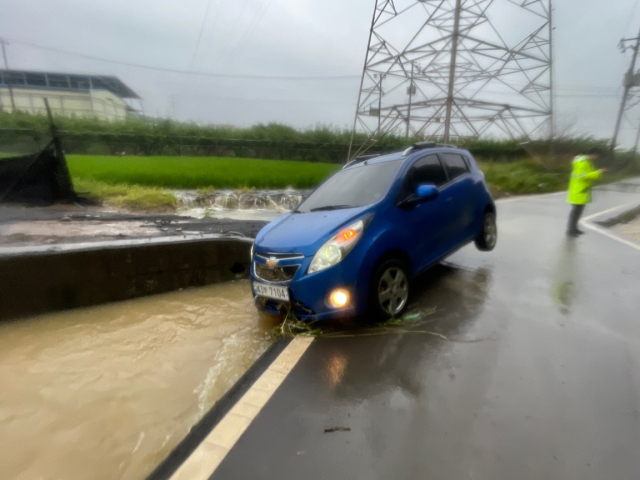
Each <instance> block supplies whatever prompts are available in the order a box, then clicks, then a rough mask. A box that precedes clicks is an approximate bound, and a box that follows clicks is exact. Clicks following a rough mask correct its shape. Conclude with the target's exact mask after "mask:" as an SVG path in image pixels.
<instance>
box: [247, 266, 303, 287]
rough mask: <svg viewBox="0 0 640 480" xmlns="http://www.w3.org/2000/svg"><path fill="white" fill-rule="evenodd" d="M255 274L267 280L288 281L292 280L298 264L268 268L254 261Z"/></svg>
mask: <svg viewBox="0 0 640 480" xmlns="http://www.w3.org/2000/svg"><path fill="white" fill-rule="evenodd" d="M254 265H255V269H256V275H257V276H258V277H259V278H261V279H262V280H266V281H267V282H288V281H289V280H293V277H295V276H296V272H297V271H298V268H300V265H291V266H288V267H273V268H269V267H267V266H266V265H265V264H263V263H257V262H256V263H255V264H254Z"/></svg>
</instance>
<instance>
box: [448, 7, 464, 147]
mask: <svg viewBox="0 0 640 480" xmlns="http://www.w3.org/2000/svg"><path fill="white" fill-rule="evenodd" d="M461 11H462V0H456V13H455V20H454V23H453V35H452V37H451V65H450V66H449V92H448V94H447V116H446V118H445V121H444V143H449V138H450V137H451V113H452V110H453V89H454V86H455V83H456V62H457V61H458V37H459V36H460V12H461Z"/></svg>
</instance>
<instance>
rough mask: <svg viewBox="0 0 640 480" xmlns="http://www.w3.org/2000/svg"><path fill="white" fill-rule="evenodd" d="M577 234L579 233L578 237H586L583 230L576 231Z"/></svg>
mask: <svg viewBox="0 0 640 480" xmlns="http://www.w3.org/2000/svg"><path fill="white" fill-rule="evenodd" d="M576 233H577V234H578V235H584V232H583V231H582V230H580V229H578V230H576Z"/></svg>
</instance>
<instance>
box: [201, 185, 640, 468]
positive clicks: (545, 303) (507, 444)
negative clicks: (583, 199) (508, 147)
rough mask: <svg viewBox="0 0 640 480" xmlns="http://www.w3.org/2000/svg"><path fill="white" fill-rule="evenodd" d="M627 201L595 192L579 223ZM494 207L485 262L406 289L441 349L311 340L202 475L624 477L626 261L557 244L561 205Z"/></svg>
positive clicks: (636, 426) (637, 350) (631, 412)
mask: <svg viewBox="0 0 640 480" xmlns="http://www.w3.org/2000/svg"><path fill="white" fill-rule="evenodd" d="M639 185H640V184H639ZM630 202H636V203H640V188H639V189H637V191H636V192H635V193H634V189H633V188H631V189H626V190H625V189H622V188H618V187H615V186H611V187H607V189H606V190H601V191H598V192H597V193H596V194H595V203H594V204H592V205H591V206H590V207H589V209H588V211H587V213H586V215H590V214H593V213H596V212H598V211H603V210H606V209H608V208H611V207H614V206H617V205H621V204H627V203H630ZM498 208H499V210H498V212H499V213H498V214H499V229H500V241H499V245H498V247H497V249H496V250H495V251H494V252H492V253H489V254H486V253H481V252H478V251H477V250H475V248H474V247H473V246H469V247H466V248H465V249H463V250H462V251H460V252H458V253H457V254H455V255H454V256H452V257H451V258H450V259H449V261H448V262H447V263H446V264H445V265H441V266H438V267H437V268H434V269H433V270H432V271H430V272H429V273H428V274H427V275H425V276H424V277H423V278H421V279H420V280H419V282H418V285H416V294H415V295H414V298H413V303H414V305H413V307H412V308H413V309H420V308H423V309H430V308H434V307H435V308H436V312H435V314H433V315H430V316H428V317H426V319H425V320H423V323H422V325H420V327H419V329H420V330H428V331H432V332H437V333H440V334H443V335H445V336H447V337H448V338H449V339H450V340H451V341H448V342H447V341H443V340H441V339H439V338H437V337H435V336H433V335H429V334H420V333H412V334H394V335H386V336H376V337H363V336H360V337H352V338H341V339H335V338H333V339H328V338H325V339H322V338H320V339H318V340H316V341H315V342H314V344H312V345H311V347H310V348H309V350H308V351H307V353H306V354H305V355H304V356H303V357H302V359H301V361H300V362H299V363H298V365H297V366H296V367H295V369H294V370H293V372H292V373H291V375H290V376H289V377H288V378H287V379H286V380H285V382H284V383H283V385H282V386H281V387H280V389H279V390H278V391H277V392H276V393H275V395H274V396H273V398H272V399H271V400H270V401H269V403H268V404H267V405H266V407H265V408H264V409H263V410H262V412H261V413H260V414H259V415H258V417H257V418H256V419H255V421H254V422H253V424H252V425H251V426H250V427H249V428H248V430H247V431H246V432H245V434H244V435H243V436H242V437H241V438H240V440H239V441H238V443H237V444H236V446H235V447H234V449H233V450H232V451H231V452H230V454H229V455H228V456H227V457H226V459H225V460H224V461H223V463H222V464H221V465H220V467H219V469H218V470H217V471H216V473H215V474H214V475H213V476H212V478H213V479H215V480H221V479H238V480H246V479H252V480H257V479H279V480H288V479H291V480H293V479H296V480H297V479H305V480H315V479H350V480H352V479H385V480H386V479H394V480H401V479H416V480H417V479H421V480H423V479H580V480H583V479H599V480H600V479H637V478H640V251H638V250H634V249H633V248H631V247H629V246H627V245H624V244H621V243H618V242H616V241H615V240H613V239H610V238H607V237H605V236H603V235H601V234H599V233H597V232H591V231H589V232H588V233H587V234H586V235H584V236H583V237H582V238H580V239H578V240H568V239H566V238H565V236H564V229H565V223H566V217H567V215H568V211H569V210H568V206H567V205H566V204H565V203H564V197H563V195H550V196H544V197H537V198H527V199H520V200H516V201H506V202H502V203H500V204H499V207H498ZM331 427H347V428H349V429H350V431H345V432H335V433H325V432H324V430H325V429H326V428H331Z"/></svg>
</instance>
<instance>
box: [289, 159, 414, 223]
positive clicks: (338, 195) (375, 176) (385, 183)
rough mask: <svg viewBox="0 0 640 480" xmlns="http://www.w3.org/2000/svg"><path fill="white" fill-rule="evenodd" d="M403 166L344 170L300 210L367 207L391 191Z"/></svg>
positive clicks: (385, 164) (394, 163) (376, 165)
mask: <svg viewBox="0 0 640 480" xmlns="http://www.w3.org/2000/svg"><path fill="white" fill-rule="evenodd" d="M401 164H402V161H401V160H397V161H391V162H381V163H374V164H371V165H362V166H361V167H356V168H349V169H347V170H342V171H340V172H338V173H336V174H335V175H334V176H333V177H331V178H330V179H329V180H327V181H326V182H325V183H323V184H322V185H320V187H318V189H317V190H316V191H315V192H313V193H312V194H311V195H309V198H307V199H306V200H305V201H304V202H303V203H302V204H301V205H300V206H299V207H298V209H297V211H299V212H303V213H308V212H313V211H319V210H335V209H339V208H350V207H364V206H365V205H371V204H372V203H375V202H378V201H380V200H382V198H383V197H384V196H385V195H386V194H387V192H388V191H389V187H390V186H391V182H393V179H394V178H395V176H396V172H397V171H398V168H400V165H401Z"/></svg>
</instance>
